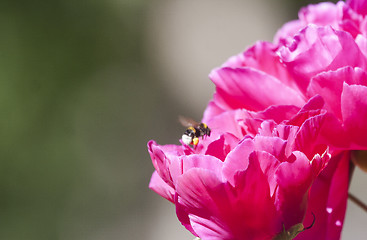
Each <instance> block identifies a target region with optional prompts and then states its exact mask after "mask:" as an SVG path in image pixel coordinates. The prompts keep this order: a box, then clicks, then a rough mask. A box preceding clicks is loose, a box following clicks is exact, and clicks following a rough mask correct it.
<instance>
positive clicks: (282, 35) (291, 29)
mask: <svg viewBox="0 0 367 240" xmlns="http://www.w3.org/2000/svg"><path fill="white" fill-rule="evenodd" d="M304 26H305V24H304V23H303V22H302V21H300V20H293V21H290V22H287V23H285V24H284V25H283V26H282V27H281V28H280V29H279V30H278V31H277V32H276V34H275V36H274V40H273V41H274V43H275V44H277V45H288V44H289V43H290V41H291V39H292V38H293V36H294V35H295V34H296V33H298V31H299V30H300V29H302V28H303V27H304Z"/></svg>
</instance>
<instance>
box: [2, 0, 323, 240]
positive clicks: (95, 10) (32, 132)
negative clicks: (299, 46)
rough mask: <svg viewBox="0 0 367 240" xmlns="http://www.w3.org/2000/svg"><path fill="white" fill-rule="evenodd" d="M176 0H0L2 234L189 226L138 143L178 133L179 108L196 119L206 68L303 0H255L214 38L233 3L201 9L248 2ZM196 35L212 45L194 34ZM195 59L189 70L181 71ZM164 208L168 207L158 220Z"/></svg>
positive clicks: (112, 235) (145, 231) (21, 237)
mask: <svg viewBox="0 0 367 240" xmlns="http://www.w3.org/2000/svg"><path fill="white" fill-rule="evenodd" d="M178 2H179V1H172V0H166V1H165V0H151V1H148V0H146V1H144V0H135V1H132V0H131V1H128V0H107V1H96V0H95V1H93V0H89V1H88V0H86V1H72V0H52V1H46V0H43V1H25V0H24V1H11V0H3V1H1V4H0V29H1V37H0V113H1V116H2V117H1V118H0V133H1V138H0V159H1V160H0V163H1V165H0V239H6V240H46V239H47V240H49V239H52V240H54V239H55V240H58V239H60V240H64V239H65V240H66V239H67V240H69V239H70V240H74V239H75V240H76V239H78V240H80V239H88V240H89V239H101V240H102V239H113V240H114V239H157V238H154V237H152V236H153V235H154V236H155V235H157V236H159V235H161V236H162V238H161V239H179V237H178V236H176V235H175V231H176V228H177V229H180V230H177V231H182V232H184V233H183V234H186V235H183V236H184V237H183V238H182V239H191V238H192V237H191V236H190V235H189V234H188V233H186V232H185V230H183V229H182V228H181V227H180V226H179V223H178V221H177V220H176V219H175V216H174V208H173V206H171V205H170V204H169V203H166V202H165V200H163V199H161V198H160V197H159V196H157V195H156V194H154V193H153V192H152V191H150V190H149V189H148V183H149V179H150V176H151V173H152V172H153V167H152V164H151V162H150V158H149V156H148V153H147V150H146V143H147V141H148V140H149V139H152V138H154V139H155V140H157V141H158V142H159V143H162V144H167V143H178V140H177V139H178V138H179V137H180V135H181V133H182V131H183V129H182V128H181V127H180V126H179V124H178V123H177V116H178V115H179V114H184V115H188V116H192V117H194V118H196V119H200V118H201V114H202V111H203V110H204V108H205V105H206V104H207V102H208V101H209V99H210V97H211V94H212V92H213V86H212V85H211V83H210V81H209V80H208V79H207V74H208V73H209V71H210V69H212V68H214V67H216V66H218V65H220V64H221V63H222V62H223V61H225V60H226V59H227V58H228V57H229V56H231V55H233V54H236V53H237V52H240V51H241V50H242V49H244V48H245V47H246V46H248V45H250V44H251V43H253V42H254V41H255V40H258V39H265V40H271V38H272V36H273V35H274V33H275V32H276V30H277V29H278V28H279V27H280V26H281V25H282V23H284V22H285V21H286V20H290V19H294V18H296V17H297V11H298V9H299V8H300V6H303V5H306V3H310V1H291V0H289V1H287V0H277V1H270V0H268V1H266V0H263V1H260V2H262V4H263V5H261V6H262V8H263V9H264V12H261V13H257V12H255V17H254V16H252V18H255V19H248V17H247V16H246V14H240V15H241V17H242V18H241V19H245V20H244V21H243V24H244V25H245V27H243V28H242V29H240V30H239V29H238V26H241V22H236V24H237V25H234V26H233V27H234V28H233V29H232V31H233V32H231V33H229V34H235V33H236V34H238V35H236V37H232V36H224V40H220V41H217V42H215V40H214V38H215V37H214V36H215V34H217V35H220V34H221V31H225V29H226V25H221V24H223V22H225V19H227V16H228V17H229V16H231V15H232V12H231V11H228V12H223V15H221V19H219V20H220V21H218V22H215V21H209V20H210V18H207V17H206V16H211V15H212V14H213V13H212V7H215V6H216V7H217V8H218V7H219V8H220V7H221V6H222V5H223V4H225V5H227V7H228V6H229V7H232V8H233V9H237V11H242V10H243V11H245V10H247V11H252V8H253V7H254V5H253V2H252V1H246V0H243V1H226V2H225V3H224V2H223V1H212V4H213V5H211V3H210V1H202V2H200V1H181V2H180V4H182V5H177V4H178ZM314 2H317V1H314ZM175 4H176V5H175ZM185 4H186V5H185ZM197 4H201V5H200V6H201V7H199V6H198V5H197ZM274 5H279V6H278V8H277V9H274V8H273V7H274ZM167 6H170V7H172V8H166V7H167ZM263 6H267V7H266V8H264V7H263ZM174 7H176V8H177V7H178V8H177V9H176V10H172V9H175V8H174ZM168 9H169V10H168ZM203 9H204V10H203ZM229 9H230V8H229ZM254 9H258V8H254ZM260 9H261V8H260ZM180 10H183V11H180ZM176 11H180V13H178V12H176ZM276 11H278V12H276ZM271 12H273V13H274V16H275V17H277V18H276V19H274V21H273V20H268V22H270V21H271V23H269V26H270V28H269V26H267V27H268V28H267V29H265V26H264V25H265V23H257V21H258V20H259V19H256V15H258V16H257V18H261V17H262V16H265V15H269V13H271ZM192 16H198V18H193V17H192ZM201 16H202V19H201V18H200V17H201ZM178 17H181V18H182V19H180V20H178ZM250 17H251V16H249V18H250ZM169 19H173V21H172V22H171V21H170V20H169ZM208 19H209V20H208ZM246 19H248V20H246ZM201 20H203V21H201ZM227 21H228V22H226V23H225V24H228V25H232V24H231V22H230V20H227ZM161 22H163V23H162V24H160V23H161ZM255 23H256V24H255ZM166 24H168V25H166ZM186 24H191V25H190V27H189V28H186ZM233 24H234V23H233ZM246 24H247V25H246ZM266 25H267V24H266ZM196 26H199V27H201V28H199V30H195V31H196V32H195V33H196V35H195V37H196V38H197V39H195V38H194V37H193V36H194V35H191V33H192V32H193V31H194V29H196V28H195V27H196ZM218 26H220V27H218ZM236 27H237V29H236ZM262 28H264V31H263V32H262V33H261V34H259V33H258V32H257V30H258V29H262ZM167 29H168V31H165V30H167ZM169 29H171V30H172V29H173V31H170V30H169ZM203 29H204V30H203ZM206 29H209V30H210V29H212V30H213V32H214V33H213V32H211V33H210V32H209V30H208V33H207V32H206V31H205V30H206ZM185 30H190V31H191V32H190V31H189V33H190V34H183V35H182V36H181V35H180V33H187V32H188V31H185ZM215 31H217V32H215ZM211 34H212V35H211ZM226 34H228V33H227V32H226ZM172 37H177V38H172ZM235 38H239V39H237V40H238V41H237V42H236V43H237V44H232V43H231V40H233V39H235ZM176 39H181V40H182V41H181V42H176ZM201 39H204V40H205V41H207V42H208V43H209V42H210V43H213V42H214V45H210V46H211V47H213V49H210V48H205V46H207V42H205V41H204V42H203V43H202V45H195V42H198V40H201ZM225 39H227V40H229V43H228V42H227V41H226V40H225ZM190 40H191V41H192V42H193V43H194V44H192V45H190V44H189V43H190ZM203 46H204V47H203ZM185 47H188V49H191V51H192V52H193V53H195V54H199V56H202V55H206V54H209V53H210V54H211V55H210V57H209V58H208V59H205V60H201V59H200V58H198V59H199V61H198V62H192V60H193V59H194V57H192V58H193V59H190V57H189V58H181V56H184V55H185V53H186V54H187V53H189V54H191V52H190V51H185V50H184V49H185ZM167 49H175V50H173V51H167ZM198 49H199V50H198ZM176 50H177V51H176ZM164 51H167V52H168V61H167V59H166V60H162V59H161V58H163V57H162V56H167V55H161V53H162V52H164ZM200 51H202V52H200ZM216 52H218V54H217V53H216ZM189 56H190V55H189ZM177 59H180V60H182V62H178V60H177ZM161 60H162V61H161ZM165 61H166V62H165ZM170 62H171V63H173V64H176V65H173V66H175V67H177V69H179V70H183V73H181V72H179V70H176V68H175V67H171V65H169V63H170ZM185 64H189V65H185ZM190 64H192V65H190ZM194 67H196V68H197V69H199V70H197V71H199V72H197V74H196V75H193V76H192V77H191V75H185V74H190V73H191V72H194V70H193V69H194ZM191 70H192V71H191ZM167 72H171V74H167ZM176 73H177V75H175V74H176ZM176 76H177V78H176ZM197 76H199V79H194V78H195V77H197ZM185 78H186V79H187V82H186V81H185ZM164 79H166V80H164ZM182 79H184V80H182ZM189 80H191V81H189ZM167 81H168V82H167ZM192 81H193V82H192ZM196 84H199V85H196ZM200 84H201V85H200ZM175 86H176V88H175ZM198 86H200V87H198ZM190 94H191V95H190ZM182 96H183V97H182ZM185 96H187V97H186V98H185ZM196 97H198V98H196ZM161 203H162V204H163V205H161ZM162 206H163V207H162ZM162 211H163V216H164V215H165V214H167V213H168V214H169V217H168V218H166V217H163V220H159V219H160V214H161V212H162ZM167 219H168V220H167ZM165 221H167V223H166V222H165ZM171 222H174V224H175V226H174V227H175V228H173V230H171V233H169V231H170V230H168V229H165V226H170V225H168V224H170V223H171ZM158 226H160V228H159V227H158ZM169 228H170V227H169ZM162 229H163V230H162ZM159 231H160V232H159ZM156 232H158V233H156ZM163 236H164V237H166V238H163ZM173 236H174V237H173Z"/></svg>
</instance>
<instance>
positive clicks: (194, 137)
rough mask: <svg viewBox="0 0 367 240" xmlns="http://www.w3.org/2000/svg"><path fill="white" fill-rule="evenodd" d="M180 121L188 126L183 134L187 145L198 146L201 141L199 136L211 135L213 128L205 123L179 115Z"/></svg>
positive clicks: (183, 140) (183, 139)
mask: <svg viewBox="0 0 367 240" xmlns="http://www.w3.org/2000/svg"><path fill="white" fill-rule="evenodd" d="M178 119H179V121H180V123H181V124H182V125H183V126H184V127H187V129H186V131H185V132H184V133H183V134H182V138H181V139H182V142H183V143H185V144H187V145H190V144H191V145H193V146H197V145H198V143H199V137H203V138H204V136H210V133H211V130H210V128H209V127H208V125H206V124H205V123H198V122H196V121H194V120H192V119H190V118H186V117H183V116H179V118H178Z"/></svg>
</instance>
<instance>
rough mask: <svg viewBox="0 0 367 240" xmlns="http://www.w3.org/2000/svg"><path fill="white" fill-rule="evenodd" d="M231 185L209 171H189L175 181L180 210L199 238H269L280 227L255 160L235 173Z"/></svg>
mask: <svg viewBox="0 0 367 240" xmlns="http://www.w3.org/2000/svg"><path fill="white" fill-rule="evenodd" d="M235 184H236V186H235V187H232V186H231V185H230V184H228V183H225V182H221V181H220V180H219V179H218V178H217V177H216V175H215V174H214V173H213V172H211V171H207V170H202V169H192V170H190V171H188V172H187V173H185V174H184V175H182V176H181V177H180V178H179V181H178V185H177V192H178V195H179V201H178V205H182V206H180V210H181V211H182V210H185V211H186V214H187V215H188V216H189V218H190V221H191V223H192V226H193V229H194V231H195V232H196V233H197V235H198V236H199V237H200V238H202V239H218V240H219V239H228V240H232V239H259V240H260V239H270V238H271V236H273V235H274V234H275V233H276V232H277V231H280V229H281V226H280V224H279V223H278V221H277V217H276V212H275V209H274V204H273V201H272V199H271V198H270V195H269V186H268V183H267V181H266V177H265V176H264V174H263V173H262V172H261V169H260V166H259V163H258V162H257V160H256V159H253V160H251V162H250V164H249V167H248V169H247V170H246V171H244V172H239V173H238V174H236V177H235Z"/></svg>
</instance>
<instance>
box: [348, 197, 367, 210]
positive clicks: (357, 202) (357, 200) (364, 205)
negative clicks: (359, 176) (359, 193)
mask: <svg viewBox="0 0 367 240" xmlns="http://www.w3.org/2000/svg"><path fill="white" fill-rule="evenodd" d="M348 198H349V200H351V201H352V202H354V203H355V204H357V206H358V207H360V208H362V209H363V210H364V211H365V212H367V205H366V204H365V203H364V202H362V201H361V200H359V199H358V198H357V197H355V196H354V195H353V194H351V193H348Z"/></svg>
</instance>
